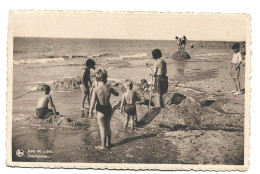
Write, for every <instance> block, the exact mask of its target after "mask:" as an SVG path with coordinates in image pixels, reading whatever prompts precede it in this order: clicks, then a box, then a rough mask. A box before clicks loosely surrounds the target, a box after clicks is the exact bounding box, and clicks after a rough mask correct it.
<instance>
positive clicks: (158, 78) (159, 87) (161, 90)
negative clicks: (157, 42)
mask: <svg viewBox="0 0 260 174" xmlns="http://www.w3.org/2000/svg"><path fill="white" fill-rule="evenodd" d="M152 55H153V59H155V63H154V67H153V73H152V76H154V93H155V95H156V102H155V104H156V105H155V106H156V107H164V102H163V94H166V93H167V91H168V77H167V76H166V74H167V65H166V62H165V60H163V59H162V58H161V57H162V53H161V50H159V49H155V50H153V51H152Z"/></svg>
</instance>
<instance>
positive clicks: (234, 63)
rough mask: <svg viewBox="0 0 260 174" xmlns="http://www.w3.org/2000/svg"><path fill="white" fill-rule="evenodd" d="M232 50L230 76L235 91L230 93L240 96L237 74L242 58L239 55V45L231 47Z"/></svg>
mask: <svg viewBox="0 0 260 174" xmlns="http://www.w3.org/2000/svg"><path fill="white" fill-rule="evenodd" d="M232 49H233V52H234V53H233V57H232V60H231V76H232V78H233V80H234V83H235V86H236V90H233V91H231V92H232V93H234V94H235V95H239V94H242V92H241V89H240V82H239V73H240V64H241V61H242V56H241V53H240V51H239V50H240V45H239V43H235V44H234V45H233V46H232Z"/></svg>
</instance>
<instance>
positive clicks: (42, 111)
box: [36, 85, 58, 119]
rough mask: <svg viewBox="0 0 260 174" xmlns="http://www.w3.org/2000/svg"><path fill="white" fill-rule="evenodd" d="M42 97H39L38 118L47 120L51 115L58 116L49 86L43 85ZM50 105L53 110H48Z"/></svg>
mask: <svg viewBox="0 0 260 174" xmlns="http://www.w3.org/2000/svg"><path fill="white" fill-rule="evenodd" d="M41 90H42V96H40V97H39V99H38V102H37V105H36V116H37V117H38V118H40V119H46V118H48V117H50V116H51V115H57V114H58V112H56V108H55V106H54V104H53V100H52V97H51V95H50V94H49V92H50V87H49V86H48V85H43V87H42V89H41ZM48 104H50V106H51V109H48Z"/></svg>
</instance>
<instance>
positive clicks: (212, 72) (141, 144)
mask: <svg viewBox="0 0 260 174" xmlns="http://www.w3.org/2000/svg"><path fill="white" fill-rule="evenodd" d="M146 61H147V60H131V61H129V62H128V64H127V65H124V66H122V67H121V66H118V67H119V68H117V69H114V70H111V71H109V72H108V75H109V77H110V78H111V79H112V78H116V79H118V80H122V79H124V77H125V76H128V75H129V77H130V78H131V79H133V80H135V81H136V82H140V79H142V78H145V79H147V80H149V78H150V77H149V75H148V73H147V71H148V69H144V68H143V65H144V64H145V62H146ZM171 61H172V60H170V59H167V62H169V64H171ZM191 61H192V60H191ZM175 63H176V62H175ZM194 64H196V65H197V66H195V67H196V68H194V66H193V65H190V64H188V65H187V64H185V62H177V65H178V68H177V69H169V68H168V69H169V74H172V73H174V72H177V73H178V75H176V76H172V77H170V76H169V79H170V84H169V92H168V93H167V95H166V96H165V101H166V102H168V105H167V106H166V107H165V108H162V109H160V108H148V107H147V105H138V106H137V113H138V120H139V126H138V127H136V130H135V131H134V132H133V133H132V132H131V131H127V132H126V131H125V130H124V129H123V122H124V116H123V115H122V114H120V112H119V110H118V109H117V108H118V103H119V101H120V99H121V97H120V96H121V85H120V84H119V86H114V88H115V89H117V90H118V91H119V92H120V96H119V97H112V98H111V103H112V106H114V109H115V111H114V115H113V117H112V120H111V130H112V144H113V147H112V148H111V149H108V150H96V149H95V148H94V147H95V146H96V145H99V144H100V138H99V132H98V128H97V123H96V118H95V117H94V118H93V119H90V118H83V117H84V116H85V115H86V112H87V111H85V112H84V114H83V113H82V111H81V110H80V109H79V108H80V100H81V93H80V91H79V90H74V91H59V90H52V96H53V99H54V102H55V105H56V108H57V110H58V111H59V112H60V113H61V114H63V115H67V116H69V117H70V118H71V119H72V120H75V121H79V122H81V123H82V125H83V126H80V127H48V126H46V125H28V124H26V122H25V119H26V118H27V117H29V116H31V115H32V114H33V113H34V112H35V104H36V102H37V98H38V95H39V92H38V91H36V92H32V93H29V94H27V95H26V96H23V97H20V98H18V99H16V100H14V108H15V109H14V110H13V115H14V117H13V128H12V130H13V131H12V134H13V135H12V137H13V138H12V143H13V156H12V157H13V160H14V161H35V162H36V161H46V162H88V163H102V162H105V163H162V164H168V163H169V164H170V163H171V164H228V165H242V164H243V163H244V159H243V156H244V144H243V142H244V98H245V96H244V94H241V95H238V96H235V95H234V94H232V93H230V92H229V91H231V90H232V89H233V81H232V79H231V77H230V75H229V69H225V67H226V62H219V64H214V66H213V65H212V66H208V65H211V64H210V63H209V64H207V65H206V64H205V63H204V64H203V63H199V62H194ZM115 65H116V64H115ZM205 65H206V66H205ZM182 66H191V68H186V69H185V68H182ZM184 69H185V72H184ZM187 69H188V70H187ZM122 72H123V73H122ZM133 72H138V73H133ZM140 73H141V74H142V76H140ZM243 79H244V67H242V68H241V78H240V80H241V86H242V88H244V80H243ZM227 84H230V85H227ZM175 93H180V94H182V95H184V96H185V97H186V99H184V100H182V101H181V103H180V104H171V99H172V96H173V95H174V94H175ZM143 96H144V97H145V98H146V99H148V96H149V91H148V92H146V93H144V95H143ZM207 98H211V99H212V98H213V99H214V101H213V102H212V103H210V104H207V105H204V104H203V101H204V100H205V99H207ZM24 108H26V110H25V109H24ZM129 130H130V129H129ZM17 149H24V150H25V154H26V155H25V156H23V157H17V156H16V154H15V152H16V150H17ZM28 149H36V150H37V149H38V150H45V151H46V156H38V157H37V156H31V157H28V155H29V154H30V153H29V152H27V150H28ZM48 150H49V151H48Z"/></svg>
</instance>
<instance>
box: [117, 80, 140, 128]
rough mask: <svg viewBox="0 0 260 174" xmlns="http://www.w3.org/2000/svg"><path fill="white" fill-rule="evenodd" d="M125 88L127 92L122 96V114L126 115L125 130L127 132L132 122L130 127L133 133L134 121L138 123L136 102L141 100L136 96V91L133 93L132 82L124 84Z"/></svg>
mask: <svg viewBox="0 0 260 174" xmlns="http://www.w3.org/2000/svg"><path fill="white" fill-rule="evenodd" d="M124 86H125V88H126V92H125V93H124V94H123V96H122V101H121V107H120V110H121V113H123V112H125V113H126V118H125V123H124V128H125V130H127V126H128V122H129V120H130V126H131V129H132V131H134V121H135V122H137V115H136V106H135V104H136V101H137V100H139V98H138V97H137V95H136V92H135V91H132V89H133V83H132V81H131V80H126V81H125V83H124Z"/></svg>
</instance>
